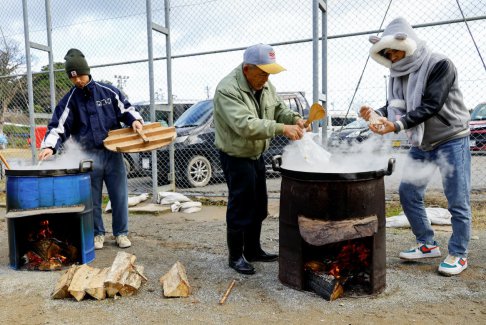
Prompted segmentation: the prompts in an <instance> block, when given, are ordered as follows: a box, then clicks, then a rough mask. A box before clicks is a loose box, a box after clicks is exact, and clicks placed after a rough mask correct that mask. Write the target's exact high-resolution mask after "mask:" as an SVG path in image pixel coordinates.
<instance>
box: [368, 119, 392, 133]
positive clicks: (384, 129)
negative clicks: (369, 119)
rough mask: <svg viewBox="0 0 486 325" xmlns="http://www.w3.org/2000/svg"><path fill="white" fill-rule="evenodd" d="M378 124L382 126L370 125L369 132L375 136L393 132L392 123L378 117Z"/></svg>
mask: <svg viewBox="0 0 486 325" xmlns="http://www.w3.org/2000/svg"><path fill="white" fill-rule="evenodd" d="M379 120H380V122H381V123H382V124H370V125H369V127H370V130H371V131H373V132H374V133H376V134H381V135H383V134H387V133H390V132H395V124H393V122H390V121H388V119H387V118H386V117H380V118H379Z"/></svg>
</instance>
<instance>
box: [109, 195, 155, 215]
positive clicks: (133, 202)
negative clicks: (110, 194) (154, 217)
mask: <svg viewBox="0 0 486 325" xmlns="http://www.w3.org/2000/svg"><path fill="white" fill-rule="evenodd" d="M148 198H149V194H148V193H142V194H140V195H137V196H130V197H128V206H129V207H133V206H135V205H137V204H139V203H141V202H143V201H146V200H147V199H148ZM105 212H111V201H108V203H107V204H106V208H105Z"/></svg>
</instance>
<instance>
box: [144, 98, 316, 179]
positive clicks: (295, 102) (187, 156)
mask: <svg viewBox="0 0 486 325" xmlns="http://www.w3.org/2000/svg"><path fill="white" fill-rule="evenodd" d="M278 95H279V96H280V98H281V99H282V100H283V101H284V102H285V103H286V104H287V106H288V107H289V108H290V109H292V110H294V111H296V112H299V113H300V114H301V115H302V116H303V117H304V118H307V117H308V115H309V104H308V103H307V100H306V99H305V97H304V94H303V93H301V92H279V93H278ZM174 126H175V128H176V132H177V138H176V140H175V142H174V161H175V180H176V183H177V186H179V187H201V186H206V185H207V184H209V182H211V181H214V182H217V181H222V180H223V179H224V177H223V171H222V169H221V166H220V161H219V153H218V150H217V149H216V147H215V146H214V123H213V101H212V100H204V101H200V102H197V103H196V104H194V105H193V106H191V107H190V108H189V109H188V110H187V111H186V112H184V113H183V114H182V115H181V116H180V117H179V118H178V119H177V121H176V122H175V123H174ZM288 143H289V140H288V139H287V138H285V137H284V136H277V137H275V138H273V139H272V140H271V142H270V146H269V149H268V150H267V151H266V152H265V153H264V159H265V162H266V164H267V170H268V171H269V172H270V171H271V170H272V168H271V159H272V157H273V156H274V155H280V154H282V152H283V148H284V147H285V146H286V145H287V144H288ZM139 157H140V160H141V161H140V165H141V166H142V168H143V169H145V170H146V171H149V170H151V169H152V166H151V154H150V153H140V155H139ZM157 171H158V183H159V185H160V184H166V183H168V182H169V179H168V176H169V150H168V148H163V149H161V150H158V151H157Z"/></svg>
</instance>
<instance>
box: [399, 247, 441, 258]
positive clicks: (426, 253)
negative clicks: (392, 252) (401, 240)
mask: <svg viewBox="0 0 486 325" xmlns="http://www.w3.org/2000/svg"><path fill="white" fill-rule="evenodd" d="M399 256H400V258H401V259H403V260H418V259H421V258H428V257H439V256H440V249H439V246H436V245H426V244H418V245H417V246H416V247H413V248H411V249H409V250H406V251H403V252H400V255H399Z"/></svg>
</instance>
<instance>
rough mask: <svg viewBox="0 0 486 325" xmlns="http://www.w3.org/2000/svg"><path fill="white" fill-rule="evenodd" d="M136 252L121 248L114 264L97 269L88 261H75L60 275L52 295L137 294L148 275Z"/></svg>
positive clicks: (58, 296)
mask: <svg viewBox="0 0 486 325" xmlns="http://www.w3.org/2000/svg"><path fill="white" fill-rule="evenodd" d="M135 260H136V256H135V255H132V254H129V253H125V252H118V254H117V255H116V257H115V260H114V261H113V264H112V266H111V267H107V268H103V269H98V268H93V267H91V266H89V265H87V264H83V265H73V266H71V268H69V269H68V270H67V271H66V272H64V274H63V275H62V276H61V278H60V279H59V281H58V282H57V284H56V287H55V289H54V291H53V292H52V294H51V297H52V298H53V299H64V298H71V297H73V298H75V299H76V300H77V301H81V300H83V299H84V298H85V297H86V296H89V297H92V298H95V299H97V300H102V299H105V298H106V297H109V298H114V297H115V296H117V295H119V296H122V297H126V296H131V295H133V294H136V293H137V292H138V290H139V288H140V287H141V285H142V284H143V283H145V282H146V281H147V278H146V277H145V276H144V275H143V266H140V265H135Z"/></svg>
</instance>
